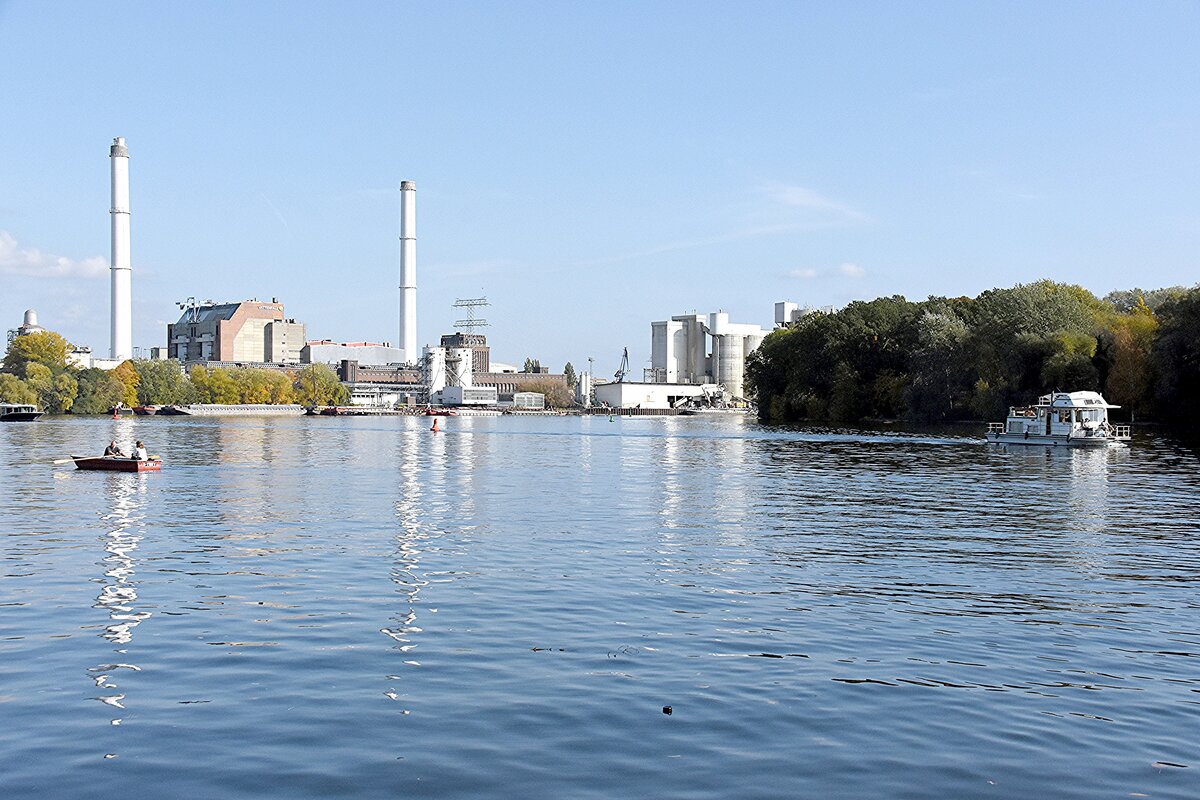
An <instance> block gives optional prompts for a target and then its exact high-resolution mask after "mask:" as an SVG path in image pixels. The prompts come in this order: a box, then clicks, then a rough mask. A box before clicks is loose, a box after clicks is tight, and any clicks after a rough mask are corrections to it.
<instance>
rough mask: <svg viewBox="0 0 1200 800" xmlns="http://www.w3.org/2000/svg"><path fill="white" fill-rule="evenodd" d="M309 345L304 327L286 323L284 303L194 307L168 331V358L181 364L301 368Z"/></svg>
mask: <svg viewBox="0 0 1200 800" xmlns="http://www.w3.org/2000/svg"><path fill="white" fill-rule="evenodd" d="M305 344H307V340H306V339H305V336H304V324H303V323H301V322H297V321H296V320H294V319H287V318H286V317H285V316H284V312H283V303H280V302H278V301H277V300H275V299H274V298H273V299H272V300H271V302H269V303H266V302H260V301H258V300H246V301H244V302H241V303H213V302H212V301H206V302H204V303H194V302H189V303H187V304H184V306H183V314H182V316H180V317H179V321H178V322H176V323H175V324H173V325H168V326H167V357H168V358H174V359H178V360H179V361H180V363H195V362H198V361H221V362H235V363H242V364H257V363H275V364H299V363H300V351H301V350H302V349H303V348H304V346H305Z"/></svg>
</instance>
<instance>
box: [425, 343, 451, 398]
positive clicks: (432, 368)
mask: <svg viewBox="0 0 1200 800" xmlns="http://www.w3.org/2000/svg"><path fill="white" fill-rule="evenodd" d="M421 362H422V363H421V367H422V373H423V374H422V375H421V378H422V380H423V381H424V382H425V385H426V386H427V387H429V396H430V399H431V400H432V399H433V396H434V395H435V394H437V393H439V392H441V391H442V389H445V388H446V348H444V347H437V346H429V345H426V347H425V356H424V358H423V359H422V360H421Z"/></svg>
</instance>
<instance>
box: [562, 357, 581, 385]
mask: <svg viewBox="0 0 1200 800" xmlns="http://www.w3.org/2000/svg"><path fill="white" fill-rule="evenodd" d="M563 377H564V378H566V379H567V388H568V389H571V390H572V391H574V389H575V386H576V384H578V383H579V376H577V375H576V374H575V367H573V366H571V362H570V361H568V362H567V365H566V366H565V367H563Z"/></svg>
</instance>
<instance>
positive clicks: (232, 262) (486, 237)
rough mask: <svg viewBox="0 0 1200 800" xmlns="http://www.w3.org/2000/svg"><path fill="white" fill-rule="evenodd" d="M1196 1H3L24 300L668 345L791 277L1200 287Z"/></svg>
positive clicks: (1, 93)
mask: <svg viewBox="0 0 1200 800" xmlns="http://www.w3.org/2000/svg"><path fill="white" fill-rule="evenodd" d="M1198 40H1200V3H1196V2H1169V1H1165V0H1164V1H1162V2H1147V3H1132V2H1130V3H1111V2H1086V3H1072V2H1059V3H1043V2H1004V3H999V2H997V3H991V4H987V3H962V2H912V3H895V2H847V3H817V2H801V1H800V0H794V1H793V2H783V3H771V2H746V3H730V2H711V3H710V2H682V1H680V2H652V1H643V2H623V1H622V0H615V1H614V2H605V3H584V2H542V3H524V2H494V3H479V2H455V3H401V2H387V3H384V2H378V3H356V2H347V3H328V2H322V3H315V2H312V3H306V2H287V3H283V2H279V3H271V2H255V3H220V2H205V3H142V2H123V3H120V4H118V5H113V4H98V3H82V2H80V3H55V2H7V3H6V2H2V1H0V110H2V113H0V153H3V155H2V156H0V328H3V329H9V328H15V327H16V326H17V325H18V324H20V321H21V314H22V313H23V312H24V311H25V309H26V308H34V309H36V310H37V312H38V315H39V321H40V322H41V324H42V325H43V326H45V327H47V328H50V329H53V330H57V331H59V332H60V333H62V334H63V335H65V336H66V337H67V338H68V339H69V340H70V341H72V342H73V343H76V344H81V345H88V346H91V347H92V348H93V350H94V351H95V352H96V353H97V354H100V355H106V354H107V350H108V324H109V323H108V318H109V283H108V281H109V275H108V264H109V214H108V209H109V160H108V148H109V145H110V144H111V142H112V139H113V137H116V136H124V137H125V138H126V140H127V143H128V146H129V150H130V154H131V160H130V161H131V163H130V175H131V178H130V183H131V198H132V199H131V206H132V231H133V233H132V238H133V247H132V251H133V258H132V263H133V295H134V296H133V303H134V312H135V319H134V332H133V333H134V336H133V341H134V345H135V346H137V347H141V348H145V349H148V348H150V347H153V346H160V345H164V344H165V340H166V324H167V323H168V322H173V321H175V320H176V319H177V318H178V316H179V310H178V308H177V305H176V303H178V302H179V301H184V300H186V299H187V298H189V297H194V298H196V299H199V300H207V299H212V300H216V301H234V300H244V299H249V298H258V299H260V300H265V299H269V298H272V297H274V298H278V299H279V300H280V301H281V302H283V303H284V304H285V305H286V310H287V314H288V316H289V317H295V318H296V319H298V320H300V321H302V322H304V323H305V324H306V326H307V333H308V336H309V338H310V339H318V338H329V339H334V340H338V341H364V340H368V341H390V342H393V343H394V342H396V340H397V338H398V336H397V326H398V311H397V308H398V292H397V289H396V286H397V283H398V258H399V255H398V254H399V247H398V240H397V237H398V235H399V221H398V206H399V194H398V188H399V182H400V181H401V180H413V181H415V182H416V185H417V259H418V269H417V283H418V287H419V290H418V300H417V304H418V338H419V340H420V341H421V342H422V343H425V342H432V343H436V341H437V339H438V337H439V336H440V335H441V334H443V333H448V332H451V331H452V330H453V322H454V320H455V319H457V318H459V317H460V316H461V314H457V313H456V310H455V309H454V308H452V306H451V304H452V303H453V302H454V301H455V300H456V299H457V298H467V297H481V296H485V297H487V298H488V300H489V301H490V302H491V306H490V307H489V308H488V309H486V314H485V316H486V318H487V320H488V321H489V322H490V323H491V325H490V327H489V328H487V329H485V333H486V334H487V335H488V338H489V343H490V344H491V345H492V358H493V360H496V361H503V362H508V363H516V364H521V363H523V361H524V359H525V358H537V359H539V360H540V361H541V362H542V363H543V364H544V365H547V366H551V367H552V368H554V369H555V370H558V369H561V367H562V365H563V364H564V363H565V362H567V361H571V362H572V363H573V364H574V365H575V366H576V368H581V367H583V368H586V364H587V360H588V358H589V357H592V358H594V359H595V372H596V374H597V375H606V374H611V373H612V372H613V371H614V370H615V369H616V368H617V366H618V364H619V361H620V358H621V351H622V349H623V348H625V347H628V348H629V352H630V363H631V365H632V366H633V368H634V370H635V373H636V371H637V370H638V369H639V368H640V367H642V366H648V358H649V355H650V323H651V322H652V321H654V320H659V319H666V318H668V317H670V316H672V315H676V314H684V313H691V312H692V311H700V312H712V311H717V310H724V311H727V312H729V314H730V318H731V320H732V321H735V322H756V323H759V324H762V325H763V326H764V327H770V325H771V324H772V319H773V304H774V303H775V302H776V301H779V300H791V301H794V302H797V303H800V304H801V305H810V306H826V305H836V306H841V305H843V304H845V303H847V302H850V301H852V300H855V299H871V298H874V297H878V296H885V295H894V294H901V295H904V296H906V297H908V298H909V299H924V298H925V297H927V296H929V295H945V296H959V295H975V294H977V293H979V292H980V291H983V290H986V289H989V288H992V287H996V286H1011V285H1013V284H1016V283H1019V282H1029V281H1034V280H1039V279H1042V278H1050V279H1053V280H1057V281H1066V282H1071V283H1079V284H1082V285H1083V286H1085V287H1087V288H1088V289H1091V290H1092V291H1093V292H1096V293H1097V294H1100V295H1103V294H1105V293H1107V292H1108V291H1111V290H1113V289H1119V288H1130V287H1133V286H1141V287H1144V288H1156V287H1160V286H1169V285H1177V284H1183V285H1194V284H1195V283H1196V282H1197V280H1200V277H1198V267H1200V260H1198V254H1200V48H1198V47H1196V44H1195V43H1196V41H1198Z"/></svg>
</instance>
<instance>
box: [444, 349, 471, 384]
mask: <svg viewBox="0 0 1200 800" xmlns="http://www.w3.org/2000/svg"><path fill="white" fill-rule="evenodd" d="M474 357H475V354H474V351H472V350H471V348H469V347H451V348H449V349H448V350H447V351H446V370H447V375H446V380H447V381H448V383H449V385H451V386H473V385H475V381H474V379H473V376H474V374H475V373H474V370H473V369H472V363H473V359H474Z"/></svg>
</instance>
